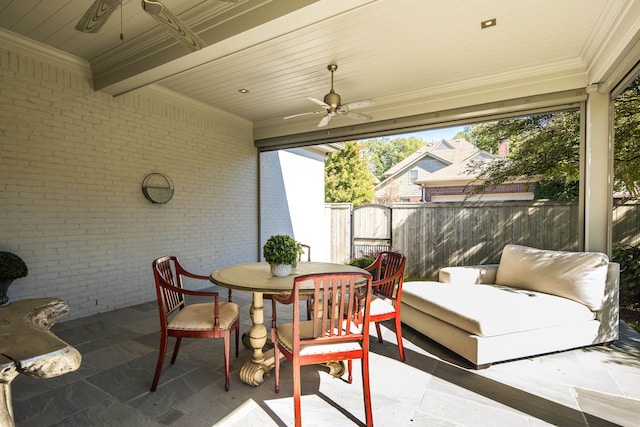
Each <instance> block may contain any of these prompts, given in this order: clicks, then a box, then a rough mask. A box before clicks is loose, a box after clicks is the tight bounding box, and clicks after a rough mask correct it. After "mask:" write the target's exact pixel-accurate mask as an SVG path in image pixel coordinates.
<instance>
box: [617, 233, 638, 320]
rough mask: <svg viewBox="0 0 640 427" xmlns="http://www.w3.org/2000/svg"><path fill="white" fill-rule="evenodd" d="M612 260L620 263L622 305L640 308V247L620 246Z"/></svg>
mask: <svg viewBox="0 0 640 427" xmlns="http://www.w3.org/2000/svg"><path fill="white" fill-rule="evenodd" d="M612 260H613V261H615V262H617V263H620V305H621V306H623V307H631V308H635V307H639V306H640V246H630V245H619V246H616V247H615V248H614V249H613V257H612Z"/></svg>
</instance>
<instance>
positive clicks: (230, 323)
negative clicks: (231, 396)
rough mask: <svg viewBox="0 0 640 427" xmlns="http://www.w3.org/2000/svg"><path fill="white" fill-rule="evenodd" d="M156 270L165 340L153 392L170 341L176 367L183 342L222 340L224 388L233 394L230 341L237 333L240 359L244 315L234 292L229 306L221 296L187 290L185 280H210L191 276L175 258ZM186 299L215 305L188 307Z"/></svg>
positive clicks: (161, 260) (158, 261)
mask: <svg viewBox="0 0 640 427" xmlns="http://www.w3.org/2000/svg"><path fill="white" fill-rule="evenodd" d="M152 267H153V276H154V278H155V282H156V293H157V296H158V309H159V311H160V326H161V338H160V352H159V354H158V363H157V365H156V373H155V375H154V377H153V383H152V384H151V391H155V390H156V387H157V386H158V381H159V380H160V374H161V373H162V365H163V364H164V356H165V353H166V351H167V341H168V338H169V337H175V338H176V344H175V347H174V348H173V355H172V356H171V364H172V365H173V364H174V363H175V361H176V358H177V357H178V350H179V349H180V341H181V340H182V338H222V339H223V340H224V370H225V384H224V388H225V390H229V337H230V335H231V331H233V330H235V331H236V357H238V342H239V331H240V311H239V308H238V305H237V304H234V303H232V302H231V290H229V302H222V303H218V293H217V292H205V291H191V290H188V289H184V288H183V286H182V276H184V277H190V278H193V279H201V280H207V281H208V280H209V278H208V277H207V276H200V275H197V274H193V273H189V272H188V271H187V270H185V269H184V268H183V267H182V265H180V262H179V261H178V258H177V257H175V256H165V257H162V258H158V259H156V260H155V261H153V264H152ZM185 295H194V296H199V297H211V298H210V299H213V302H207V303H199V304H186V303H185Z"/></svg>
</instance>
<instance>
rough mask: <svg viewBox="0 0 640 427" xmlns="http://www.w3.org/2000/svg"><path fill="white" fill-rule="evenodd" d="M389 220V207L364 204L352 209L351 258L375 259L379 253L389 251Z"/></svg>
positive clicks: (390, 239) (390, 236) (390, 237)
mask: <svg viewBox="0 0 640 427" xmlns="http://www.w3.org/2000/svg"><path fill="white" fill-rule="evenodd" d="M391 218H392V209H391V208H390V207H389V206H383V205H376V204H365V205H360V206H358V207H356V208H353V213H352V214H351V236H353V240H352V243H351V258H361V257H372V258H375V257H376V255H377V254H378V253H379V252H382V251H388V250H391V247H392V235H391V224H392V222H391Z"/></svg>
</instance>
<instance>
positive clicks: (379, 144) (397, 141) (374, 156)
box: [363, 136, 424, 181]
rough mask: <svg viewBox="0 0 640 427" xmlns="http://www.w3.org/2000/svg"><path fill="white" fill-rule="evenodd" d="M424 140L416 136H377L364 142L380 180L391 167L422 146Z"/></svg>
mask: <svg viewBox="0 0 640 427" xmlns="http://www.w3.org/2000/svg"><path fill="white" fill-rule="evenodd" d="M423 145H424V141H422V139H420V138H416V137H415V136H412V137H409V138H404V137H402V138H389V137H384V138H375V139H370V140H368V141H366V142H364V146H365V147H364V150H363V151H364V152H365V153H366V157H367V161H368V162H369V168H370V169H371V171H372V172H373V174H374V175H375V177H376V178H378V179H379V180H380V181H382V180H383V179H384V173H385V172H386V171H388V170H389V169H390V168H392V167H393V166H395V165H396V164H398V163H400V162H401V161H402V160H404V159H406V158H407V157H408V156H409V155H411V154H413V153H415V152H416V150H418V149H419V148H420V147H422V146H423Z"/></svg>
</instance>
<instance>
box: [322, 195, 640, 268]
mask: <svg viewBox="0 0 640 427" xmlns="http://www.w3.org/2000/svg"><path fill="white" fill-rule="evenodd" d="M347 206H349V205H347ZM329 210H330V211H332V212H333V211H334V208H333V206H332V205H331V206H330V207H329ZM336 210H337V211H338V212H339V213H340V215H331V218H332V220H335V221H340V222H341V224H334V223H332V226H331V228H332V230H339V233H340V234H339V235H338V236H336V235H335V234H334V233H333V232H332V261H334V262H347V261H348V260H349V258H350V256H351V249H350V245H351V235H350V230H352V229H354V228H355V229H364V228H366V227H362V226H358V225H354V227H352V226H351V223H350V221H351V216H350V215H346V212H345V205H344V204H341V205H339V206H338V207H337V208H336ZM639 210H640V204H639V203H638V202H635V201H634V202H625V203H619V204H616V206H615V207H614V210H613V242H614V245H615V244H629V245H638V244H640V212H639ZM578 215H579V209H578V204H577V202H564V201H508V202H473V203H405V204H397V205H394V206H393V210H392V215H391V217H392V219H391V234H392V236H393V242H392V246H393V250H395V251H398V252H402V253H403V254H405V255H406V256H407V269H406V274H407V276H408V277H409V278H411V279H425V280H434V279H436V278H437V272H438V270H439V269H440V268H442V267H445V266H449V265H474V264H488V263H498V262H499V261H500V254H501V252H502V249H503V247H504V246H505V245H506V244H508V243H515V244H520V245H526V246H532V247H536V248H540V249H552V250H567V251H575V250H578V248H579V239H578V224H579V218H578ZM357 217H358V218H360V221H365V222H366V221H367V217H366V215H362V214H360V215H358V216H357ZM343 221H349V222H348V223H347V224H345V223H344V222H343ZM372 221H374V218H372ZM347 233H349V234H348V236H349V237H345V234H347ZM358 237H363V236H358ZM334 244H335V245H337V246H333V245H334ZM359 255H360V254H358V256H359Z"/></svg>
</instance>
